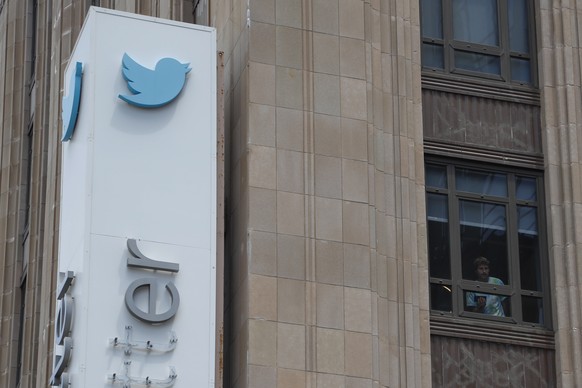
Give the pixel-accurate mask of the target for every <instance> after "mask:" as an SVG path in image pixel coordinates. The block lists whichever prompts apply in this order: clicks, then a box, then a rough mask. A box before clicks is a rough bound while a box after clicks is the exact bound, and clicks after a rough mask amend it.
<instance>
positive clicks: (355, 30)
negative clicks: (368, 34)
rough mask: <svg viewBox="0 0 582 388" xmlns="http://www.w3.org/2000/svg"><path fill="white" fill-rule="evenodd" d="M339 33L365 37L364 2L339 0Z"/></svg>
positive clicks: (358, 37)
mask: <svg viewBox="0 0 582 388" xmlns="http://www.w3.org/2000/svg"><path fill="white" fill-rule="evenodd" d="M339 33H340V35H341V36H347V37H350V38H355V39H364V2H363V1H362V0H339Z"/></svg>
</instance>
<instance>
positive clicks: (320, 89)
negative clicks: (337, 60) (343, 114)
mask: <svg viewBox="0 0 582 388" xmlns="http://www.w3.org/2000/svg"><path fill="white" fill-rule="evenodd" d="M313 89H314V92H313V94H314V97H313V99H314V101H313V109H314V112H315V113H324V114H328V115H335V116H338V115H339V114H340V80H339V77H338V76H335V75H329V74H322V73H315V74H314V75H313Z"/></svg>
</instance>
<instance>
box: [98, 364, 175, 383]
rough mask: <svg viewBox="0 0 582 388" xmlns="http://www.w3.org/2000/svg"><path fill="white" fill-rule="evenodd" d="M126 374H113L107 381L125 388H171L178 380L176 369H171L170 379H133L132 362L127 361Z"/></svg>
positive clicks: (125, 365)
mask: <svg viewBox="0 0 582 388" xmlns="http://www.w3.org/2000/svg"><path fill="white" fill-rule="evenodd" d="M123 366H124V369H125V370H124V372H123V374H120V373H112V374H110V375H108V376H107V380H108V381H109V383H110V384H112V385H121V386H122V387H123V388H132V387H156V388H169V387H171V386H173V385H174V382H175V381H176V378H177V377H178V375H177V374H176V369H175V368H174V367H172V366H171V367H169V368H170V373H169V374H168V378H166V379H163V380H159V379H150V377H149V376H147V377H145V378H144V377H131V376H130V371H129V370H130V367H131V361H125V362H124V363H123Z"/></svg>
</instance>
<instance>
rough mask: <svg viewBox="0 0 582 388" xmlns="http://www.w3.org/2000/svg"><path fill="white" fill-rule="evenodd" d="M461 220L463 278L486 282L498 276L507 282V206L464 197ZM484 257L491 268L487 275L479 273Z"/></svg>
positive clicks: (488, 269)
mask: <svg viewBox="0 0 582 388" xmlns="http://www.w3.org/2000/svg"><path fill="white" fill-rule="evenodd" d="M459 220H460V224H461V225H460V232H461V260H462V272H463V278H464V279H468V280H478V281H484V282H487V281H489V280H488V279H497V280H500V281H501V282H502V284H508V279H509V277H508V265H507V230H506V229H507V228H506V215H505V206H504V205H494V204H490V203H483V202H474V201H463V200H461V201H459ZM482 258H485V260H486V261H487V267H488V268H487V274H486V276H485V277H481V276H480V274H479V273H478V270H479V262H480V261H481V259H482ZM489 275H491V276H489ZM491 281H495V280H491Z"/></svg>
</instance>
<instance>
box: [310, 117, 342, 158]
mask: <svg viewBox="0 0 582 388" xmlns="http://www.w3.org/2000/svg"><path fill="white" fill-rule="evenodd" d="M313 127H314V137H315V141H314V143H315V144H314V145H315V153H316V154H320V155H327V156H338V157H340V156H342V144H341V132H340V119H339V117H337V116H329V115H322V114H315V115H314V116H313Z"/></svg>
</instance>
